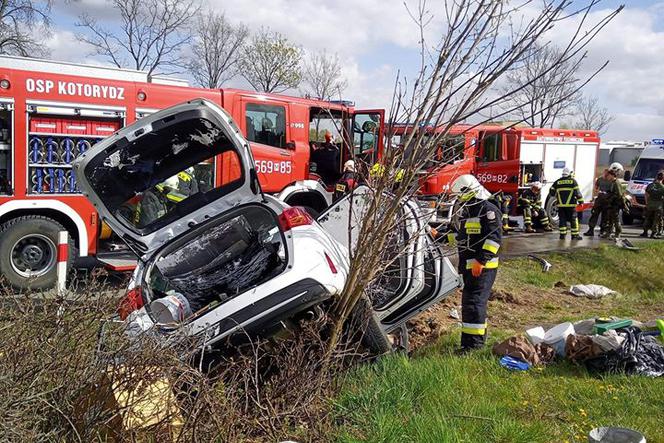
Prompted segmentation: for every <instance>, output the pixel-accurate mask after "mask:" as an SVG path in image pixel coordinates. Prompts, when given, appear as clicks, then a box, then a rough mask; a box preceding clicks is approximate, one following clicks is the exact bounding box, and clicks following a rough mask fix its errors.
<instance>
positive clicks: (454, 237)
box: [447, 232, 456, 246]
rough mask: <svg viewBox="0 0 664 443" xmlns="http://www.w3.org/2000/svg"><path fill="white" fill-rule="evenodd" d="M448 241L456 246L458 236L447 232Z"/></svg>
mask: <svg viewBox="0 0 664 443" xmlns="http://www.w3.org/2000/svg"><path fill="white" fill-rule="evenodd" d="M447 243H448V244H449V245H450V246H456V236H455V235H454V234H453V233H451V232H450V233H449V234H447Z"/></svg>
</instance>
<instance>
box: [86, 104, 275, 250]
mask: <svg viewBox="0 0 664 443" xmlns="http://www.w3.org/2000/svg"><path fill="white" fill-rule="evenodd" d="M74 168H75V172H76V174H77V177H79V182H80V186H81V188H82V189H83V191H84V193H85V194H86V196H88V198H89V199H90V200H91V201H92V203H93V204H94V205H95V207H96V208H97V210H98V211H99V214H100V215H101V217H102V218H103V219H104V220H105V221H106V222H107V223H108V224H109V225H110V227H111V228H112V229H113V231H114V232H115V233H116V234H118V235H119V236H120V237H121V238H123V239H124V240H125V242H127V244H129V246H130V247H131V248H132V249H133V250H134V252H136V253H137V255H139V256H140V257H141V258H142V259H143V260H147V259H149V256H150V255H151V254H152V253H154V251H156V250H157V249H160V248H161V247H162V246H164V245H165V244H167V243H168V242H170V241H171V240H173V239H174V238H177V237H179V236H180V235H182V234H184V233H186V232H187V231H189V230H191V229H193V228H194V227H196V226H197V225H199V224H201V223H204V222H206V221H207V220H208V219H210V218H211V217H212V216H215V215H217V214H221V213H223V212H225V211H227V210H230V209H232V208H234V207H237V206H238V205H242V204H247V203H254V202H258V201H261V200H262V194H261V193H260V187H259V185H258V181H257V178H256V174H255V171H254V170H253V159H252V157H251V152H250V150H249V147H248V146H247V144H246V142H245V141H244V139H243V138H242V137H241V135H240V134H239V131H238V129H237V127H236V126H235V124H234V123H233V121H232V120H231V118H230V116H228V114H226V112H225V111H223V110H222V109H221V108H219V107H218V106H216V105H214V104H213V103H211V102H208V101H205V100H194V101H191V102H188V103H184V104H182V105H177V106H174V107H172V108H169V109H166V110H164V111H160V112H157V113H155V114H153V115H151V116H149V117H146V118H144V119H142V120H139V121H137V122H135V123H134V124H132V125H130V126H127V127H126V128H124V129H122V130H120V131H118V132H117V133H116V134H114V135H113V136H111V137H109V138H108V139H105V140H102V141H101V142H99V143H98V144H97V145H95V146H94V147H93V148H92V149H91V150H89V151H88V152H87V153H86V155H85V156H83V157H82V158H81V159H79V160H77V162H76V163H75V165H74ZM217 168H221V170H222V171H224V174H216V173H215V169H217Z"/></svg>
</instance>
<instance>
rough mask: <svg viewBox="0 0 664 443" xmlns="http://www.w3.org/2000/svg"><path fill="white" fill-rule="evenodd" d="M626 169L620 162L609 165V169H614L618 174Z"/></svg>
mask: <svg viewBox="0 0 664 443" xmlns="http://www.w3.org/2000/svg"><path fill="white" fill-rule="evenodd" d="M624 170H625V168H623V165H621V164H620V163H618V162H613V163H611V166H609V171H613V172H615V173H616V174H620V173H621V172H623V171H624Z"/></svg>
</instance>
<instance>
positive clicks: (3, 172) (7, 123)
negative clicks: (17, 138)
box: [0, 100, 14, 195]
mask: <svg viewBox="0 0 664 443" xmlns="http://www.w3.org/2000/svg"><path fill="white" fill-rule="evenodd" d="M13 128H14V106H13V103H11V102H10V101H5V100H0V195H12V194H13V193H14V192H13V183H14V177H13V176H14V174H13V167H14V133H13Z"/></svg>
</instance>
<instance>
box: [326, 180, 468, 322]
mask: <svg viewBox="0 0 664 443" xmlns="http://www.w3.org/2000/svg"><path fill="white" fill-rule="evenodd" d="M372 198H373V191H372V190H371V189H370V188H368V187H366V186H360V187H358V188H356V189H355V190H354V191H353V193H351V194H349V195H347V196H346V197H344V198H342V199H340V200H339V201H337V202H335V203H334V204H333V205H332V206H330V208H328V210H327V211H325V212H324V213H323V214H321V216H320V217H319V218H318V223H319V224H320V225H321V226H322V227H323V228H324V229H326V230H327V231H328V232H329V233H330V234H331V235H332V236H333V237H334V238H335V239H336V240H337V241H339V242H340V243H341V244H342V245H343V246H344V247H345V248H346V251H347V252H348V254H349V256H352V252H353V251H354V250H355V247H356V245H357V241H358V236H359V233H360V232H359V231H360V229H361V226H362V220H363V218H364V217H365V216H366V212H367V209H368V207H369V204H370V203H371V199H372ZM386 198H390V196H389V195H386ZM424 223H425V222H424V221H423V218H422V217H421V214H420V212H419V207H418V205H417V203H416V202H413V201H410V200H408V201H404V202H403V204H402V206H401V211H400V215H399V222H398V223H397V226H398V227H397V229H396V232H394V233H392V234H391V236H390V237H389V238H388V242H387V245H386V247H385V252H384V253H385V257H383V260H387V261H390V260H391V264H390V265H389V266H388V269H387V270H386V271H385V272H384V273H383V274H382V275H381V276H380V277H379V278H378V279H377V281H375V282H374V283H373V284H372V286H371V287H370V288H368V289H367V294H368V295H369V297H370V299H371V301H372V306H373V309H374V311H375V313H376V315H377V317H378V319H379V320H380V322H381V325H382V327H383V328H384V330H385V331H386V332H390V331H393V330H395V329H397V328H398V327H399V326H400V325H401V324H403V323H404V322H405V321H407V320H408V319H410V318H411V317H413V316H414V315H415V314H417V313H418V312H420V311H422V310H424V309H426V308H427V307H428V306H430V305H431V304H433V303H436V302H437V301H439V300H441V299H442V298H444V297H445V296H446V295H448V294H450V293H451V292H452V291H454V290H455V289H456V288H458V287H459V286H460V284H461V279H460V277H459V275H458V274H457V272H456V270H455V269H454V267H453V266H452V264H451V263H450V261H449V260H448V259H447V258H446V257H444V254H443V252H442V251H441V250H440V248H439V247H438V246H437V245H436V244H435V242H434V241H433V239H432V238H431V236H430V235H429V234H428V232H427V227H426V226H425V225H424Z"/></svg>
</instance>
